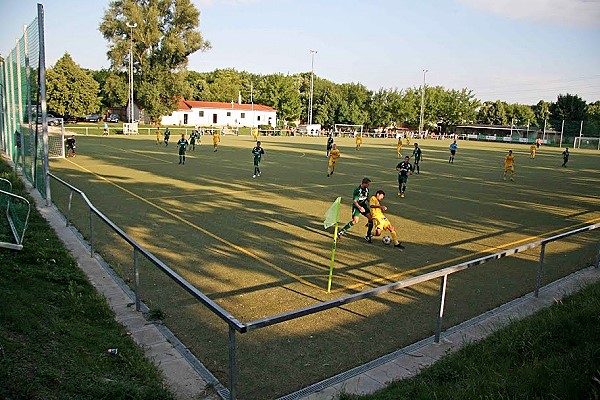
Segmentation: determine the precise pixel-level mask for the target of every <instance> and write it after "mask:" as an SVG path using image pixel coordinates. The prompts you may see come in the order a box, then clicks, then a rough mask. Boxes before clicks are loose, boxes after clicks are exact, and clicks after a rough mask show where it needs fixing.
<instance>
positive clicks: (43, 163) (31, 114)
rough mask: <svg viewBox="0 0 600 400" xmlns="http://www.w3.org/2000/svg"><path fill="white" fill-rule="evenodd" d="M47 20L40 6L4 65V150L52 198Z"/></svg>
mask: <svg viewBox="0 0 600 400" xmlns="http://www.w3.org/2000/svg"><path fill="white" fill-rule="evenodd" d="M43 18H44V11H43V6H42V5H41V4H38V6H37V16H36V17H35V18H34V20H33V21H32V22H31V23H29V24H28V25H25V26H24V28H23V32H22V33H21V36H20V38H18V39H16V41H15V47H14V48H13V49H12V50H11V51H10V52H9V53H8V56H7V57H6V59H5V60H3V61H2V62H0V133H1V134H0V149H1V150H2V151H3V152H4V153H5V154H6V155H7V156H8V158H10V159H11V160H12V161H13V163H14V164H15V167H16V169H17V171H18V172H20V173H22V174H23V176H24V177H25V178H26V179H27V180H28V181H29V182H30V183H31V184H33V185H34V186H35V187H36V188H37V189H38V191H39V192H40V193H41V195H42V197H44V198H46V199H48V197H49V193H48V190H47V188H48V184H47V182H48V178H47V176H46V175H47V174H46V172H47V165H48V163H47V151H46V150H45V148H46V146H45V143H47V139H45V138H47V131H48V128H47V123H45V116H46V110H45V108H46V107H45V105H46V104H45V102H46V96H45V84H44V82H43V79H44V77H45V72H46V71H45V57H44V30H43V26H44V24H43ZM40 77H41V79H42V80H41V79H40ZM40 82H42V84H40Z"/></svg>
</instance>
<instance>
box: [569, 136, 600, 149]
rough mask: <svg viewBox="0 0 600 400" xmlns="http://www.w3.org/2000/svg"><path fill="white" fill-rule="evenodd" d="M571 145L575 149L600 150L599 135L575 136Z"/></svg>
mask: <svg viewBox="0 0 600 400" xmlns="http://www.w3.org/2000/svg"><path fill="white" fill-rule="evenodd" d="M573 147H574V148H576V149H594V150H600V137H592V136H576V137H575V141H574V142H573Z"/></svg>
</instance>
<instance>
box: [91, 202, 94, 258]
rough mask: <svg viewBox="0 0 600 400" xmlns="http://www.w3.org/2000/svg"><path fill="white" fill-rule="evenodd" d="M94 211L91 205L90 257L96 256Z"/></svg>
mask: <svg viewBox="0 0 600 400" xmlns="http://www.w3.org/2000/svg"><path fill="white" fill-rule="evenodd" d="M93 216H94V213H93V212H92V208H91V207H90V257H94V219H93V218H92V217H93Z"/></svg>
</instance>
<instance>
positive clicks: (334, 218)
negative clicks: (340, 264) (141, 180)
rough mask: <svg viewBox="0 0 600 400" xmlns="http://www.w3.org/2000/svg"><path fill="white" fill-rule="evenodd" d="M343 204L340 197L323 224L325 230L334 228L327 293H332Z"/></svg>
mask: <svg viewBox="0 0 600 400" xmlns="http://www.w3.org/2000/svg"><path fill="white" fill-rule="evenodd" d="M341 202H342V198H341V197H338V198H337V199H335V201H334V202H333V204H332V205H331V206H330V207H329V209H328V210H327V212H326V213H325V221H324V222H323V226H324V227H325V229H327V228H329V227H330V226H334V227H335V229H334V230H333V246H331V264H330V266H329V279H328V280H327V293H329V292H330V291H331V278H332V277H333V263H334V260H335V247H336V244H337V233H338V215H339V213H340V203H341Z"/></svg>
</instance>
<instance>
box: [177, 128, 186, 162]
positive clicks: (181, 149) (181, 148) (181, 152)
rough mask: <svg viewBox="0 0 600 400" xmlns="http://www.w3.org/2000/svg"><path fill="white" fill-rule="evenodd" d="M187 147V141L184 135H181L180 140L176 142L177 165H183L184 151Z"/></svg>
mask: <svg viewBox="0 0 600 400" xmlns="http://www.w3.org/2000/svg"><path fill="white" fill-rule="evenodd" d="M187 147H188V141H187V139H186V138H185V134H181V139H179V140H178V141H177V149H178V150H179V164H185V150H186V149H187Z"/></svg>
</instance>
